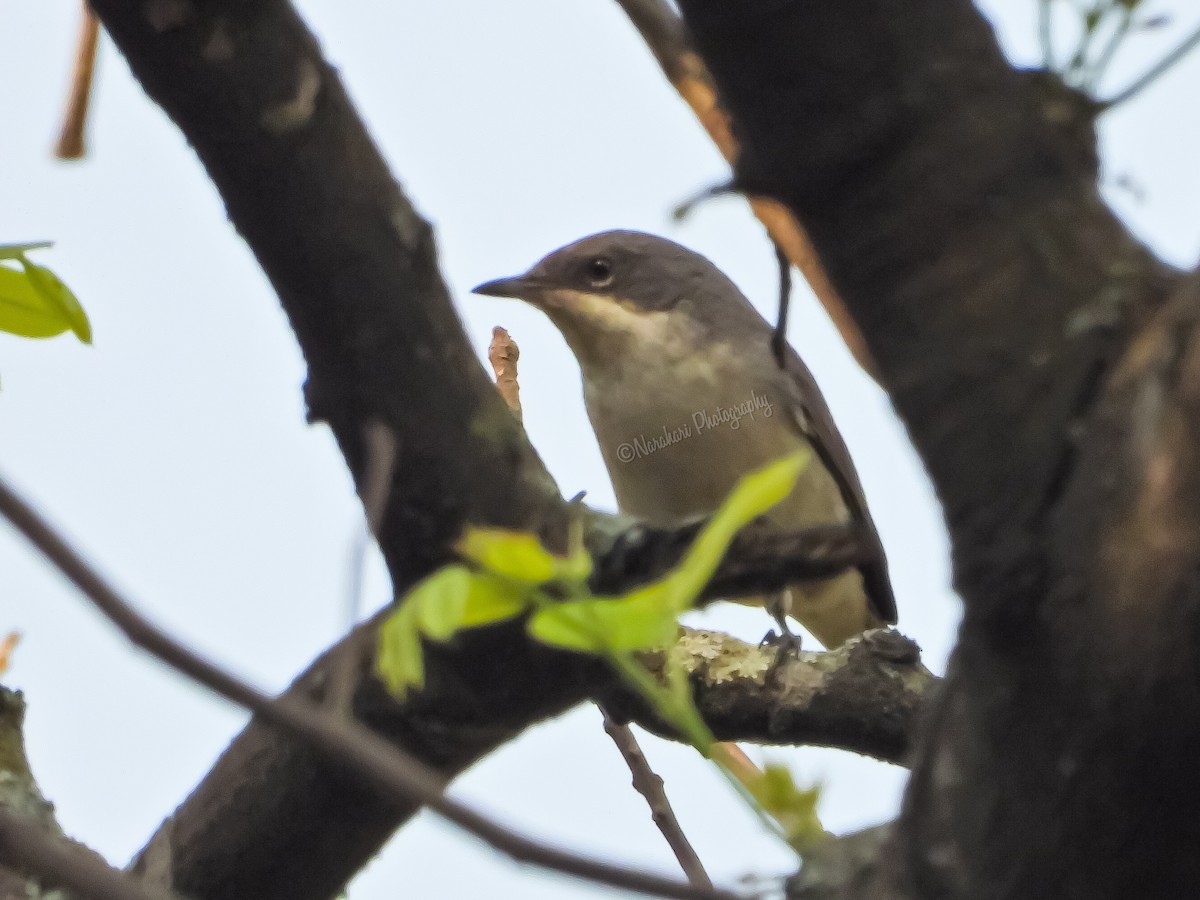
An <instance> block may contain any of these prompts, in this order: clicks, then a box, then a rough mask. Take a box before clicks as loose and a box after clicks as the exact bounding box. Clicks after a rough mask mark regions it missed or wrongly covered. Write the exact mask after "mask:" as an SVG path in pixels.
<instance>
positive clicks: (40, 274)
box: [20, 257, 92, 344]
mask: <svg viewBox="0 0 1200 900" xmlns="http://www.w3.org/2000/svg"><path fill="white" fill-rule="evenodd" d="M20 262H21V265H22V266H24V267H25V274H26V275H27V276H28V277H29V280H30V282H31V283H32V284H33V287H34V289H35V290H36V291H37V292H38V293H39V294H41V295H42V297H43V298H45V299H46V300H47V301H49V302H50V303H51V304H53V305H54V306H56V307H57V308H58V310H59V312H60V313H61V315H62V317H63V318H64V319H65V320H66V321H67V323H68V324H69V325H70V327H71V331H73V332H75V337H77V338H79V340H81V341H82V342H83V343H85V344H90V343H91V342H92V323H91V322H89V321H88V317H87V313H85V312H84V311H83V307H82V306H81V305H80V303H79V300H78V298H77V297H76V296H75V295H74V294H73V293H71V289H70V288H69V287H67V286H66V285H65V284H63V283H62V281H61V280H60V279H59V277H58V276H57V275H55V274H54V273H53V272H51V271H50V270H49V269H47V268H46V267H45V266H39V265H38V264H37V263H33V262H30V261H29V260H27V259H25V257H21V258H20Z"/></svg>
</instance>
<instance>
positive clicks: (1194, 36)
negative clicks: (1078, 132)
mask: <svg viewBox="0 0 1200 900" xmlns="http://www.w3.org/2000/svg"><path fill="white" fill-rule="evenodd" d="M1197 45H1200V28H1197V29H1196V30H1195V31H1193V32H1192V33H1191V34H1190V35H1188V36H1187V38H1186V39H1185V40H1184V41H1183V43H1181V44H1180V45H1179V46H1178V47H1176V48H1175V49H1174V50H1172V51H1171V52H1170V53H1168V54H1167V55H1166V56H1164V57H1163V58H1162V59H1160V60H1159V61H1158V62H1157V63H1155V64H1154V65H1153V66H1151V67H1150V69H1149V70H1148V71H1147V72H1146V73H1145V74H1144V75H1142V76H1141V77H1140V78H1137V79H1135V80H1134V82H1133V83H1132V84H1131V85H1129V87H1127V88H1125V89H1124V90H1123V91H1120V92H1119V93H1117V94H1116V95H1115V96H1113V97H1109V98H1108V99H1107V100H1104V101H1101V103H1100V111H1101V112H1107V111H1108V110H1110V109H1112V108H1113V107H1114V106H1120V105H1121V104H1122V103H1125V102H1126V101H1128V100H1132V99H1133V98H1134V97H1136V96H1137V95H1138V94H1140V93H1141V92H1142V91H1143V90H1145V89H1146V88H1147V87H1149V86H1150V85H1151V84H1153V83H1154V82H1155V81H1157V80H1158V78H1159V76H1161V75H1163V74H1164V73H1165V72H1167V71H1168V70H1169V69H1170V68H1171V67H1172V66H1174V65H1175V64H1176V63H1177V62H1179V61H1180V60H1181V59H1183V58H1184V57H1185V56H1187V55H1188V54H1189V53H1191V52H1192V50H1193V49H1194V48H1195V47H1196V46H1197Z"/></svg>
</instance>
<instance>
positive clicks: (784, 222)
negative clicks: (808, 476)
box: [617, 0, 875, 376]
mask: <svg viewBox="0 0 1200 900" xmlns="http://www.w3.org/2000/svg"><path fill="white" fill-rule="evenodd" d="M617 3H618V5H619V6H620V7H621V9H622V10H623V11H624V12H625V15H627V16H628V17H629V20H630V21H631V22H632V23H633V25H634V27H635V28H637V30H638V33H639V34H640V35H641V36H642V39H643V40H644V41H645V42H646V46H647V47H648V48H649V49H650V52H651V53H653V54H654V58H655V59H656V60H657V61H658V64H659V67H660V68H661V69H662V70H663V74H664V75H666V76H667V80H668V81H669V82H670V83H671V85H672V86H673V87H674V88H675V90H677V91H678V92H679V96H680V97H682V98H683V100H684V102H685V103H687V105H688V106H689V107H690V108H691V110H692V112H693V113H695V115H696V118H697V119H698V120H699V121H700V124H701V125H702V126H703V127H704V130H705V131H707V132H708V136H709V137H710V138H712V141H713V143H714V144H716V145H717V149H718V150H719V151H720V152H721V155H722V156H724V157H725V160H726V162H728V163H730V164H731V165H732V164H734V163H735V162H736V160H737V157H738V142H737V138H736V137H734V134H733V131H732V129H731V128H730V125H729V116H728V114H727V113H726V111H725V110H724V109H722V108H721V104H720V101H719V99H718V97H717V92H716V88H715V86H714V85H713V80H712V76H711V75H710V74H709V72H708V69H707V67H706V66H705V64H704V60H703V59H701V58H700V54H699V53H697V52H696V50H695V48H694V47H692V45H691V41H690V39H689V38H688V34H687V29H686V28H685V27H684V24H683V20H682V19H680V18H679V16H678V15H676V13H675V11H674V10H673V9H672V8H671V5H670V4H669V3H668V2H666V0H617ZM747 201H748V202H749V204H750V208H751V210H753V212H754V215H755V216H757V217H758V220H759V221H760V222H762V224H763V227H765V228H766V229H767V234H768V235H770V237H771V240H772V242H773V243H774V244H775V246H776V248H778V249H779V250H782V252H783V253H784V254H786V256H787V258H788V259H789V260H790V261H791V263H792V265H794V266H795V267H796V268H797V269H799V270H800V272H801V274H803V275H804V278H805V280H806V281H807V282H808V284H809V287H811V288H812V290H813V293H814V294H815V295H816V297H817V299H818V300H820V301H821V305H822V306H824V307H825V312H826V313H828V314H829V318H830V319H832V320H833V323H834V325H835V326H837V329H838V332H839V333H840V334H841V335H842V340H844V341H845V342H846V346H847V347H848V348H849V349H850V352H851V353H852V354H853V355H854V358H855V359H856V360H857V361H858V364H859V365H860V366H862V368H863V370H864V371H865V372H866V373H867V374H868V375H872V376H874V375H875V364H874V362H872V360H871V357H870V354H869V353H868V351H867V347H866V344H865V343H864V342H863V338H862V335H861V334H860V333H859V331H858V326H857V325H856V324H855V322H854V320H853V319H852V318H851V317H850V315H849V313H848V312H847V311H846V307H845V304H843V303H842V299H841V297H839V296H838V294H837V291H836V290H834V288H833V285H832V284H830V282H829V277H828V276H827V275H826V274H825V270H824V269H823V268H822V267H821V262H820V260H819V259H818V258H817V253H816V250H814V249H813V245H812V242H811V241H810V240H809V238H808V235H807V234H806V233H805V231H804V229H803V227H801V225H800V223H799V222H797V221H796V218H795V216H793V215H792V214H791V212H789V211H788V209H787V207H785V206H783V205H782V204H781V203H778V202H777V201H775V200H773V199H771V198H770V197H760V196H748V197H747Z"/></svg>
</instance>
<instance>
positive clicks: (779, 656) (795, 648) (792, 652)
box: [758, 625, 801, 678]
mask: <svg viewBox="0 0 1200 900" xmlns="http://www.w3.org/2000/svg"><path fill="white" fill-rule="evenodd" d="M758 646H759V647H774V648H775V658H774V659H773V660H772V661H771V665H770V667H768V669H767V677H768V678H770V677H771V676H772V675H774V673H775V672H776V671H778V670H779V669H780V667H782V666H783V664H784V663H785V662H787V661H788V660H789V659H791V658H794V657H795V656H796V655H797V654H798V653H799V652H800V647H801V641H800V635H798V634H796V633H795V632H794V631H792V630H791V629H790V628H788V627H787V626H786V625H785V626H783V627H782V628H781V633H780V634H776V633H775V629H774V628H772V629H771V630H770V631H768V632H767V633H766V634H765V635H764V636H763V639H762V640H761V641H760V642H759V644H758Z"/></svg>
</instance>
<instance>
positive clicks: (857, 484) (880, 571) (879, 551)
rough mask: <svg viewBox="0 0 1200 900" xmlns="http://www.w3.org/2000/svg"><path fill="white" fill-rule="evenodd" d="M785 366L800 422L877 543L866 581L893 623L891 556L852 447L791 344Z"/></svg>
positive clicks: (875, 606) (874, 602) (879, 610)
mask: <svg viewBox="0 0 1200 900" xmlns="http://www.w3.org/2000/svg"><path fill="white" fill-rule="evenodd" d="M785 370H786V372H787V374H788V375H789V376H790V377H789V378H788V389H789V390H790V391H791V398H790V399H791V400H792V404H791V408H792V409H793V410H795V411H796V416H795V418H796V424H797V425H798V427H799V428H800V429H801V430H802V431H803V433H804V436H805V437H806V438H807V439H808V441H809V443H810V444H811V445H812V448H813V450H814V452H816V454H817V456H819V457H820V459H821V462H822V463H824V464H825V467H826V468H827V469H828V470H829V472H830V474H832V475H833V477H834V479H835V480H836V481H837V483H838V487H839V488H840V489H841V492H842V500H843V501H844V502H845V504H846V506H847V508H848V509H849V510H850V515H851V517H852V518H853V519H854V521H855V522H858V523H860V524H862V525H864V526H866V532H867V535H868V536H869V540H870V541H871V542H872V544H873V545H874V550H875V555H876V560H877V561H875V562H872V563H869V564H867V565H864V566H862V567H861V572H862V576H863V583H864V585H865V586H866V589H867V596H868V597H869V598H870V600H871V606H872V612H874V613H875V615H877V616H878V617H879V618H880V619H882V620H883V621H884V622H887V623H889V624H894V623H895V621H896V598H895V596H894V595H893V594H892V582H891V579H890V578H889V577H888V565H887V557H886V556H885V555H884V552H883V544H882V543H881V542H880V540H879V533H878V532H877V531H876V530H875V523H874V521H872V519H871V513H870V510H868V509H867V498H866V495H865V494H864V493H863V487H862V482H861V481H859V479H858V472H857V471H856V470H855V468H854V461H853V460H852V459H851V458H850V450H849V449H848V448H847V447H846V442H845V441H844V440H842V435H841V434H840V433H839V432H838V429H837V425H836V424H834V421H833V416H832V415H831V414H830V412H829V407H828V406H826V405H825V398H824V397H823V396H821V389H820V388H819V387H817V382H816V380H815V379H814V378H813V377H812V373H811V372H809V371H808V367H807V366H806V365H804V361H803V360H801V359H800V357H799V355H798V354H797V353H796V351H795V350H793V349H792V348H791V347H790V346H789V347H788V348H787V358H786V360H785Z"/></svg>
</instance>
